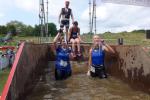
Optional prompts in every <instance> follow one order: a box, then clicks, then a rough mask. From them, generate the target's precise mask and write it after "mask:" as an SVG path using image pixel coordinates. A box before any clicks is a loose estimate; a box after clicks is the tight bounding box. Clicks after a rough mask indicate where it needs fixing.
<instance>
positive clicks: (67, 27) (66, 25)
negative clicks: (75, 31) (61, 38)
mask: <svg viewBox="0 0 150 100" xmlns="http://www.w3.org/2000/svg"><path fill="white" fill-rule="evenodd" d="M65 27H66V39H67V42H69V40H68V33H69V32H68V30H69V21H68V20H67V21H66V23H65Z"/></svg>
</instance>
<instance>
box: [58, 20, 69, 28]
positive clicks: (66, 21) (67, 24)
mask: <svg viewBox="0 0 150 100" xmlns="http://www.w3.org/2000/svg"><path fill="white" fill-rule="evenodd" d="M69 24H70V23H69V20H61V23H60V27H61V28H64V26H65V27H66V28H69Z"/></svg>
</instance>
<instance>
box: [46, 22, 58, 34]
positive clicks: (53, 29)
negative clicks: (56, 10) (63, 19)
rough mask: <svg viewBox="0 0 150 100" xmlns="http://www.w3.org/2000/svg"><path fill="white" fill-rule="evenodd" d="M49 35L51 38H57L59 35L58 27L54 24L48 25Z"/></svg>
mask: <svg viewBox="0 0 150 100" xmlns="http://www.w3.org/2000/svg"><path fill="white" fill-rule="evenodd" d="M48 29H49V31H48V35H49V36H50V35H51V36H55V35H56V33H57V28H56V25H55V24H54V23H48Z"/></svg>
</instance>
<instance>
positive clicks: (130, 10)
mask: <svg viewBox="0 0 150 100" xmlns="http://www.w3.org/2000/svg"><path fill="white" fill-rule="evenodd" d="M70 2H71V4H70V7H71V8H72V10H73V14H74V17H75V20H77V21H79V26H80V28H81V31H82V32H88V31H89V16H88V13H89V12H88V9H89V8H88V0H70ZM62 7H64V0H49V22H54V23H55V24H56V25H57V27H59V25H58V15H59V12H60V9H61V8H62ZM38 14H39V0H0V25H5V24H6V23H7V22H9V21H11V20H18V21H21V22H23V23H25V24H27V25H32V26H34V25H35V24H39V19H38ZM148 28H150V7H143V6H131V5H119V4H111V3H102V2H100V0H97V30H98V32H100V33H103V32H106V31H111V32H120V31H132V30H135V29H148Z"/></svg>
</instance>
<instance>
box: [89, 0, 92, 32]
mask: <svg viewBox="0 0 150 100" xmlns="http://www.w3.org/2000/svg"><path fill="white" fill-rule="evenodd" d="M89 32H90V34H92V27H91V0H89Z"/></svg>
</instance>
